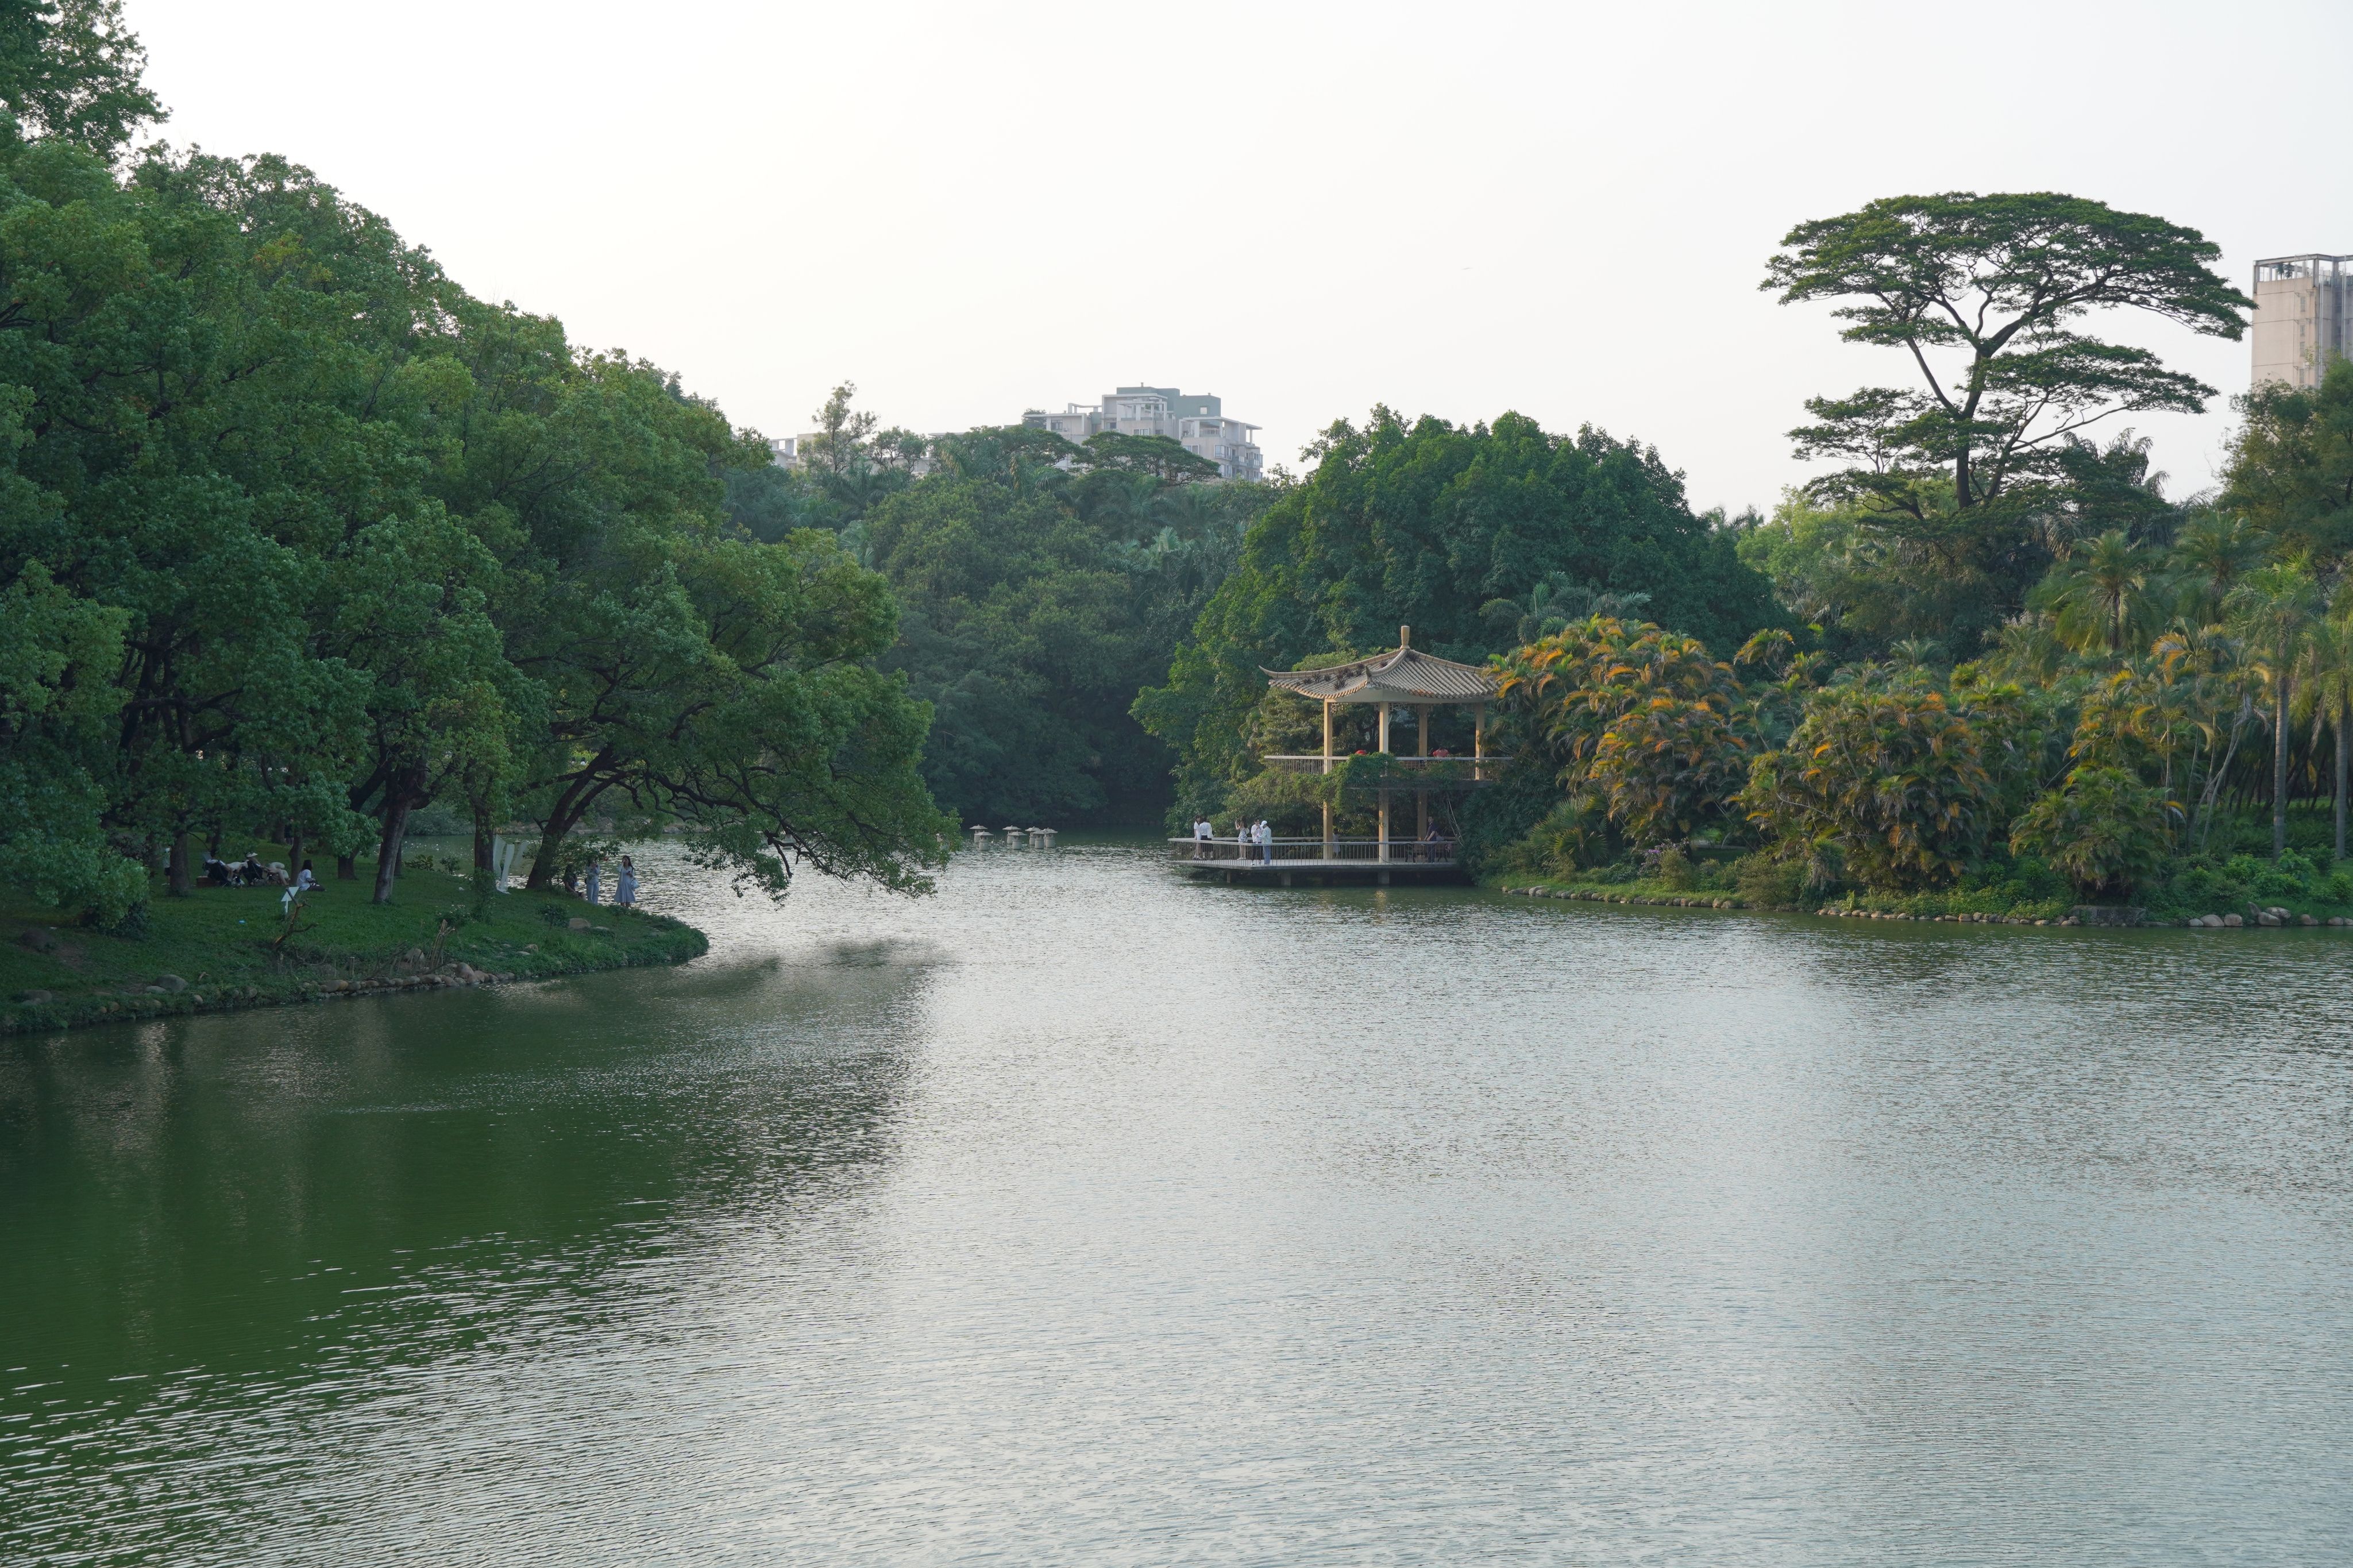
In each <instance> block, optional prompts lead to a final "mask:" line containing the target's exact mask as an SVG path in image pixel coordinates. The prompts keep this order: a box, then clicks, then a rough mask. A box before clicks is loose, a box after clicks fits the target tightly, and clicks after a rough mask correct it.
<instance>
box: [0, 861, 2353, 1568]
mask: <svg viewBox="0 0 2353 1568" xmlns="http://www.w3.org/2000/svg"><path fill="white" fill-rule="evenodd" d="M1159 855H1160V849H1159V846H1158V845H1157V843H1156V842H1155V843H1153V844H1150V845H1145V844H1142V843H1138V842H1085V841H1080V842H1072V841H1071V840H1069V839H1067V838H1066V839H1065V840H1064V843H1063V845H1062V847H1059V848H1057V849H1054V850H1050V851H1049V850H1037V851H1031V850H1008V849H994V850H988V851H982V852H972V851H965V852H963V853H959V854H958V856H957V857H956V858H955V863H954V865H953V866H952V867H951V868H949V870H948V871H947V872H946V873H945V874H944V876H943V877H942V879H941V881H940V889H939V892H938V894H937V895H936V896H935V897H933V898H931V899H928V900H914V901H911V900H900V899H890V898H885V897H881V896H879V895H873V894H869V893H864V892H860V891H856V890H852V889H842V888H839V887H825V886H818V885H814V879H811V880H810V882H809V883H807V884H804V885H803V886H801V887H800V888H798V889H797V890H796V891H795V892H794V893H793V894H792V896H791V897H790V899H789V900H787V901H786V904H785V905H783V906H782V907H781V908H776V907H771V906H769V905H768V904H766V903H765V901H763V900H758V899H748V900H738V899H736V898H734V897H733V895H732V894H731V893H729V892H728V891H727V890H726V889H724V888H723V887H711V886H707V885H704V884H703V883H702V882H700V881H699V880H698V879H697V874H696V873H694V872H692V871H691V868H688V867H686V866H685V865H684V864H683V863H682V862H681V861H680V860H679V859H677V858H675V857H674V856H672V855H668V854H663V853H660V852H659V851H658V852H657V853H656V854H655V855H653V856H651V857H649V861H650V864H649V875H648V878H647V886H646V892H647V901H648V903H649V905H650V906H651V907H654V908H657V909H661V910H669V911H670V912H674V913H677V914H680V915H681V916H683V917H684V918H686V919H688V920H690V921H693V922H695V923H696V924H699V925H701V926H702V927H703V928H704V929H705V930H707V931H710V933H711V935H712V955H711V956H710V957H709V958H708V959H706V960H703V961H701V962H698V963H694V964H692V965H690V966H688V967H686V968H683V969H681V970H675V971H660V972H641V973H622V974H611V975H598V976H590V977H586V978H583V979H580V980H576V981H571V982H566V983H562V984H549V985H543V986H535V987H519V988H513V989H506V990H500V991H490V992H470V993H461V994H443V995H431V996H416V997H395V998H385V999H371V1000H367V1001H362V1002H354V1003H345V1004H334V1005H316V1006H311V1007H306V1008H299V1009H289V1010H284V1011H273V1012H259V1013H251V1014H245V1015H240V1016H216V1017H206V1018H198V1019H187V1020H179V1021H173V1022H166V1023H155V1024H149V1025H138V1026H121V1027H120V1028H113V1029H108V1030H95V1031H86V1032H81V1033H77V1034H74V1035H69V1036H64V1037H53V1038H46V1039H32V1040H26V1039H17V1040H11V1041H0V1358H5V1369H6V1377H5V1389H0V1561H5V1562H7V1563H58V1564H64V1563H75V1564H82V1563H174V1564H182V1563H240V1564H243V1563H335V1564H344V1563H396V1562H398V1563H434V1564H449V1563H499V1564H512V1563H532V1562H546V1563H565V1564H638V1563H657V1562H659V1563H828V1562H849V1561H859V1562H872V1563H950V1562H953V1563H1006V1564H1028V1563H1085V1564H1103V1563H1122V1564H1124V1563H1135V1564H1158V1563H1282V1564H1293V1563H1314V1564H1324V1563H1329V1564H1356V1563H1473V1562H1476V1563H1612V1564H1616V1563H1706V1564H1750V1563H1755V1564H1789V1565H1793V1568H1794V1565H1810V1564H1825V1563H1853V1564H1873V1565H1883V1564H1889V1563H1937V1564H1947V1563H2021V1564H2026V1563H2032V1564H2048V1563H2221V1562H2226V1561H2229V1562H2250V1563H2310V1562H2320V1561H2345V1560H2347V1559H2348V1557H2353V1034H2349V1033H2348V1019H2353V933H2347V932H2342V931H2326V930H2323V931H2229V932H2224V931H2216V932H2206V933H2192V932H2189V931H2178V930H2168V931H2120V932H2107V931H2072V930H2034V929H2031V928H2028V929H2022V930H2021V929H2017V928H2008V927H1982V928H1981V927H1968V926H1952V925H1931V924H1897V923H1892V922H1886V923H1883V922H1871V923H1865V922H1855V921H1847V922H1833V921H1820V920H1814V919H1810V918H1804V917H1796V916H1790V917H1776V916H1752V915H1745V914H1739V913H1733V912H1718V911H1712V910H1634V909H1617V908H1610V907H1599V906H1593V905H1578V904H1567V903H1558V902H1543V901H1536V900H1524V899H1512V898H1504V897H1501V896H1497V895H1494V894H1491V893H1484V892H1478V891H1473V890H1471V889H1460V890H1454V889H1331V890H1306V889H1301V890H1295V891H1280V890H1273V889H1267V890H1252V889H1227V888H1222V887H1197V886H1193V885H1191V884H1188V883H1186V882H1184V881H1182V880H1180V879H1176V877H1175V875H1174V874H1173V873H1171V872H1169V871H1167V870H1166V869H1165V868H1163V867H1162V866H1161V865H1160V864H1159Z"/></svg>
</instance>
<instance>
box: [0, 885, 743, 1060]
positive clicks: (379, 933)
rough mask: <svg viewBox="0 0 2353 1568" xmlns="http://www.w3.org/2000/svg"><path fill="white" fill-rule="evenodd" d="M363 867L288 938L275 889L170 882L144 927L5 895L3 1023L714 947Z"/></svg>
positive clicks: (630, 959)
mask: <svg viewBox="0 0 2353 1568" xmlns="http://www.w3.org/2000/svg"><path fill="white" fill-rule="evenodd" d="M361 874H362V878H363V879H362V880H359V881H354V882H333V881H331V882H329V883H327V884H326V885H325V886H324V887H322V888H321V889H318V890H317V891H316V892H314V893H312V894H311V895H310V896H309V897H308V898H307V899H305V900H304V903H305V905H306V910H305V915H304V919H303V921H302V922H301V926H302V929H301V930H299V931H295V932H294V933H293V934H291V935H290V936H288V937H287V938H286V940H285V941H284V942H282V943H280V944H278V945H275V946H273V942H274V940H275V939H277V938H278V937H279V936H280V933H281V931H283V930H284V926H283V922H282V921H281V920H280V912H279V890H278V889H275V888H199V889H197V890H196V891H195V894H194V895H193V896H192V897H189V898H185V899H173V898H167V897H165V896H164V889H163V888H162V886H161V885H160V884H159V885H158V886H157V887H156V888H155V889H153V899H152V900H151V901H150V902H149V904H148V906H147V910H148V916H147V929H146V930H145V931H144V932H143V933H142V934H141V935H138V936H129V935H112V934H106V933H101V932H99V931H90V930H87V929H84V928H80V927H75V926H71V925H66V924H61V923H58V922H59V920H60V917H59V916H58V913H57V911H55V910H37V909H32V908H27V907H14V906H10V905H6V904H0V1033H13V1032H17V1031H21V1030H26V1029H54V1028H64V1027H69V1026H74V1025H78V1024H91V1023H111V1022H115V1021H118V1020H121V1019H124V1018H152V1017H159V1016H173V1015H177V1014H187V1013H213V1012H224V1011H228V1010H231V1009H234V1008H239V1007H258V1006H272V1005H283V1004H290V1003H302V1002H312V1001H320V1000H324V999H329V998H334V997H342V996H349V995H354V994H359V995H365V994H376V993H383V992H389V991H402V990H424V989H434V988H439V987H445V986H452V985H471V984H489V983H492V982H494V981H503V980H538V979H545V978H549V977H552V976H554V975H560V974H578V973H586V972H587V971H590V970H598V969H620V968H626V967H628V966H630V965H634V964H646V963H683V962H685V961H686V960H688V959H690V958H697V957H700V956H701V955H702V953H703V952H706V951H708V948H709V945H710V944H709V943H708V942H706V941H705V940H704V938H703V935H702V932H701V931H696V930H695V929H693V928H692V927H691V926H689V925H686V924H684V923H682V922H681V921H675V920H672V919H670V918H669V917H668V916H665V915H647V914H638V913H636V912H633V911H630V910H616V909H613V908H611V907H609V906H608V907H606V908H603V909H598V910H590V909H589V908H588V907H587V906H586V904H584V903H582V902H581V901H580V900H577V899H571V898H565V897H564V896H562V895H561V894H554V893H529V892H522V891H517V892H512V893H507V894H503V895H501V896H500V897H497V898H494V899H492V900H491V902H490V907H489V909H488V910H487V912H486V913H485V914H484V915H482V916H481V917H480V918H477V917H475V916H474V914H473V913H472V910H471V903H470V894H469V890H468V889H467V886H466V884H465V882H464V880H463V879H460V878H459V877H456V876H452V875H449V874H448V872H446V871H443V870H438V869H414V870H410V871H408V872H406V873H405V874H404V875H403V876H402V877H401V879H400V883H399V889H398V893H397V895H396V897H397V901H396V902H395V903H392V904H385V905H378V904H372V903H370V902H368V889H369V887H370V886H371V882H370V881H369V880H367V878H368V876H369V875H370V868H368V867H365V866H363V867H362V868H361ZM575 920H586V921H589V922H590V923H589V928H588V929H586V930H574V929H572V925H571V922H572V921H575Z"/></svg>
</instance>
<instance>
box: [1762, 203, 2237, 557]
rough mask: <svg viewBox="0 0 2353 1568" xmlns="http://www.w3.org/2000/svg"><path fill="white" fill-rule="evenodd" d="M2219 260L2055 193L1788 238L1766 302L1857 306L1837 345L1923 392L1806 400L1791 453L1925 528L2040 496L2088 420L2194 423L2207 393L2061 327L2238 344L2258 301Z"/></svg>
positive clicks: (2174, 235) (1909, 212)
mask: <svg viewBox="0 0 2353 1568" xmlns="http://www.w3.org/2000/svg"><path fill="white" fill-rule="evenodd" d="M2220 256H2221V250H2220V248H2219V247H2216V246H2215V245H2213V244H2212V243H2211V242H2210V241H2208V240H2207V239H2206V238H2205V237H2203V236H2202V235H2200V234H2199V233H2198V232H2197V231H2196V230H2195V229H2190V228H2184V227H2181V226H2179V225H2175V224H2171V223H2168V222H2166V221H2165V220H2163V219H2161V218H2158V217H2153V216H2147V215H2146V214H2140V213H2127V212H2118V211H2116V209H2115V208H2112V207H2109V206H2107V205H2105V204H2103V203H2100V202H2095V201H2088V200H2085V199H2084V198H2081V197H2077V196H2069V195H2056V194H2052V193H2036V194H2031V195H1989V196H1980V195H1975V194H1972V193H1969V192H1951V193H1947V194H1945V195H1933V196H1894V197H1888V198H1884V199H1882V200H1879V201H1875V202H1872V203H1870V204H1869V205H1865V206H1863V207H1862V208H1861V209H1859V210H1858V211H1855V212H1852V213H1846V214H1842V215H1841V216H1837V217H1832V218H1822V219H1817V220H1815V221H1813V222H1810V223H1803V224H1799V226H1797V227H1795V228H1793V229H1791V230H1790V231H1789V233H1788V236H1786V237H1784V238H1783V240H1782V248H1781V250H1780V251H1779V253H1778V254H1777V255H1776V256H1774V257H1773V258H1772V259H1771V260H1770V261H1769V262H1768V263H1767V268H1766V279H1765V282H1764V283H1763V285H1762V287H1763V288H1764V289H1767V291H1774V290H1778V292H1779V294H1780V298H1781V302H1782V303H1783V304H1796V303H1799V302H1800V301H1803V300H1848V301H1852V303H1847V304H1842V305H1841V306H1840V308H1839V309H1838V310H1837V311H1836V314H1837V315H1838V316H1839V318H1840V319H1841V320H1843V321H1847V322H1849V323H1850V324H1849V325H1848V326H1847V327H1845V328H1844V329H1843V330H1842V331H1841V334H1840V335H1841V337H1842V338H1844V339H1845V340H1846V341H1847V342H1859V343H1872V344H1877V345H1880V346H1883V347H1892V348H1900V349H1903V350H1905V352H1906V353H1908V354H1909V355H1910V356H1911V358H1912V361H1913V365H1914V368H1915V371H1916V373H1917V374H1918V377H1919V382H1920V384H1919V387H1918V388H1915V389H1912V390H1905V389H1902V388H1895V387H1884V386H1873V387H1865V388H1862V390H1861V391H1858V392H1856V393H1854V394H1853V395H1851V396H1849V397H1846V398H1842V399H1829V398H1816V399H1813V400H1811V401H1810V402H1809V403H1808V404H1807V405H1806V406H1807V409H1808V411H1809V412H1810V413H1811V414H1812V415H1813V416H1814V421H1815V422H1814V423H1813V424H1811V425H1809V426H1802V427H1800V428H1799V429H1798V430H1796V431H1793V432H1792V433H1791V434H1792V436H1793V437H1794V438H1795V439H1796V441H1797V443H1798V448H1799V455H1800V456H1802V457H1829V458H1842V459H1845V460H1846V461H1847V462H1848V463H1850V464H1851V465H1853V466H1851V467H1849V468H1844V469H1842V470H1841V471H1840V472H1838V473H1836V474H1833V475H1831V476H1828V477H1826V478H1825V479H1822V480H1820V481H1817V483H1818V486H1819V488H1820V489H1821V491H1822V492H1823V493H1824V494H1825V495H1829V496H1833V497H1853V498H1858V499H1863V498H1867V500H1869V502H1870V504H1871V505H1872V507H1873V510H1878V511H1882V512H1886V513H1893V514H1899V515H1905V516H1908V517H1910V518H1911V519H1912V520H1914V521H1917V522H1926V521H1928V520H1929V519H1930V517H1931V514H1932V512H1933V511H1934V510H1936V508H1937V507H1938V505H1939V496H1940V493H1941V494H1943V495H1948V497H1949V505H1950V507H1951V508H1952V509H1953V510H1955V511H1957V512H1959V513H1962V514H1967V513H1968V512H1970V511H1971V510H1975V509H1978V508H1982V507H1987V506H1989V505H1992V504H1994V503H1996V502H1999V501H2000V500H2002V499H2003V498H2004V497H2005V495H2007V494H2008V493H2009V492H2010V490H2011V489H2013V487H2015V486H2017V485H2020V484H2021V483H2028V482H2031V481H2036V480H2045V481H2047V480H2048V479H2051V478H2052V477H2053V476H2054V475H2055V474H2056V473H2057V472H2058V471H2059V470H2060V468H2061V464H2062V458H2063V454H2064V453H2065V452H2066V451H2067V442H2068V441H2069V439H2070V438H2071V437H2075V436H2076V434H2077V433H2078V432H2080V431H2082V430H2084V428H2086V427H2087V426H2091V425H2092V424H2094V422H2096V421H2098V420H2101V419H2104V418H2107V417H2109V416H2113V415H2116V414H2119V413H2124V412H2128V411H2138V410H2153V411H2182V412H2192V413H2194V412H2197V411H2200V410H2201V409H2203V407H2204V406H2205V400H2206V399H2207V398H2209V397H2211V396H2212V395H2214V393H2213V389H2212V388H2211V387H2209V386H2206V385H2204V384H2201V383H2200V382H2198V381H2197V380H2196V379H2194V378H2192V377H2190V376H2187V375H2182V374H2178V373H2176V372H2172V371H2168V370H2167V369H2165V368H2164V365H2163V364H2162V363H2161V362H2160V361H2159V360H2158V357H2157V356H2156V355H2155V354H2153V353H2149V352H2148V351H2147V350H2145V349H2137V348H2132V347H2127V346H2126V345H2122V344H2117V343H2110V342H2103V341H2101V340H2099V339H2097V338H2094V337H2090V336H2088V335H2085V334H2084V333H2082V332H2080V331H2075V330H2073V327H2072V326H2071V323H2072V322H2074V321H2078V320H2080V319H2081V318H2083V317H2084V316H2085V315H2087V314H2089V313H2091V312H2093V311H2094V310H2106V309H2114V308H2127V309H2134V310H2146V311H2148V312H2150V313H2152V314H2154V315H2157V316H2158V317H2160V318H2162V319H2164V320H2167V321H2174V322H2177V323H2179V324H2180V325H2182V326H2185V327H2188V328H2189V329H2190V330H2191V331H2195V332H2199V333H2201V334H2204V335H2207V336H2213V337H2223V338H2232V339H2235V338H2238V337H2239V336H2240V335H2241V334H2242V332H2243V331H2244V330H2245V329H2244V322H2243V321H2242V312H2243V311H2244V310H2248V309H2249V308H2250V306H2251V303H2252V302H2251V301H2250V300H2248V299H2247V298H2246V296H2244V295H2243V294H2242V293H2240V292H2239V291H2238V290H2237V289H2234V288H2232V286H2231V285H2230V284H2229V283H2227V282H2226V281H2224V279H2222V277H2221V275H2220V274H2219V273H2217V272H2215V271H2214V269H2213V268H2212V266H2211V263H2212V262H2213V261H2214V260H2215V259H2217V258H2219V257H2220ZM1940 477H1941V478H1940ZM1940 485H1941V486H1942V487H1948V489H1943V490H1942V491H1941V492H1940V489H1939V487H1940Z"/></svg>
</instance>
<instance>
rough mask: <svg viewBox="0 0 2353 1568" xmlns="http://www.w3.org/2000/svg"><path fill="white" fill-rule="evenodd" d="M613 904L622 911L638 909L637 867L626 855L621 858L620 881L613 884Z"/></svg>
mask: <svg viewBox="0 0 2353 1568" xmlns="http://www.w3.org/2000/svg"><path fill="white" fill-rule="evenodd" d="M613 904H614V907H615V908H617V909H624V910H634V909H636V908H637V907H638V866H637V862H636V861H634V860H632V859H630V858H628V856H627V855H624V856H622V857H621V875H620V879H619V880H617V881H616V882H615V883H614V884H613Z"/></svg>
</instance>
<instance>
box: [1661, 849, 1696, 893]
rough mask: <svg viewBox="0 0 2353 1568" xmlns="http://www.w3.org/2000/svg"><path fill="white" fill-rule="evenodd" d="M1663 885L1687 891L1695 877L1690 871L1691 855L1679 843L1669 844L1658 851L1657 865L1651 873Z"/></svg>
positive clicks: (1675, 889) (1677, 890)
mask: <svg viewBox="0 0 2353 1568" xmlns="http://www.w3.org/2000/svg"><path fill="white" fill-rule="evenodd" d="M1652 874H1653V875H1654V876H1656V877H1657V878H1658V879H1659V881H1660V882H1661V883H1662V885H1664V886H1665V887H1668V888H1671V889H1673V890H1674V891H1676V892H1678V893H1680V892H1684V891H1687V890H1688V889H1690V888H1691V887H1692V885H1693V883H1694V880H1695V878H1694V876H1693V873H1692V863H1691V857H1690V856H1688V855H1686V854H1684V853H1683V847H1682V846H1681V845H1679V844H1670V845H1668V846H1667V847H1665V848H1663V849H1661V850H1660V851H1659V858H1658V865H1657V868H1656V869H1655V870H1654V871H1653V873H1652Z"/></svg>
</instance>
